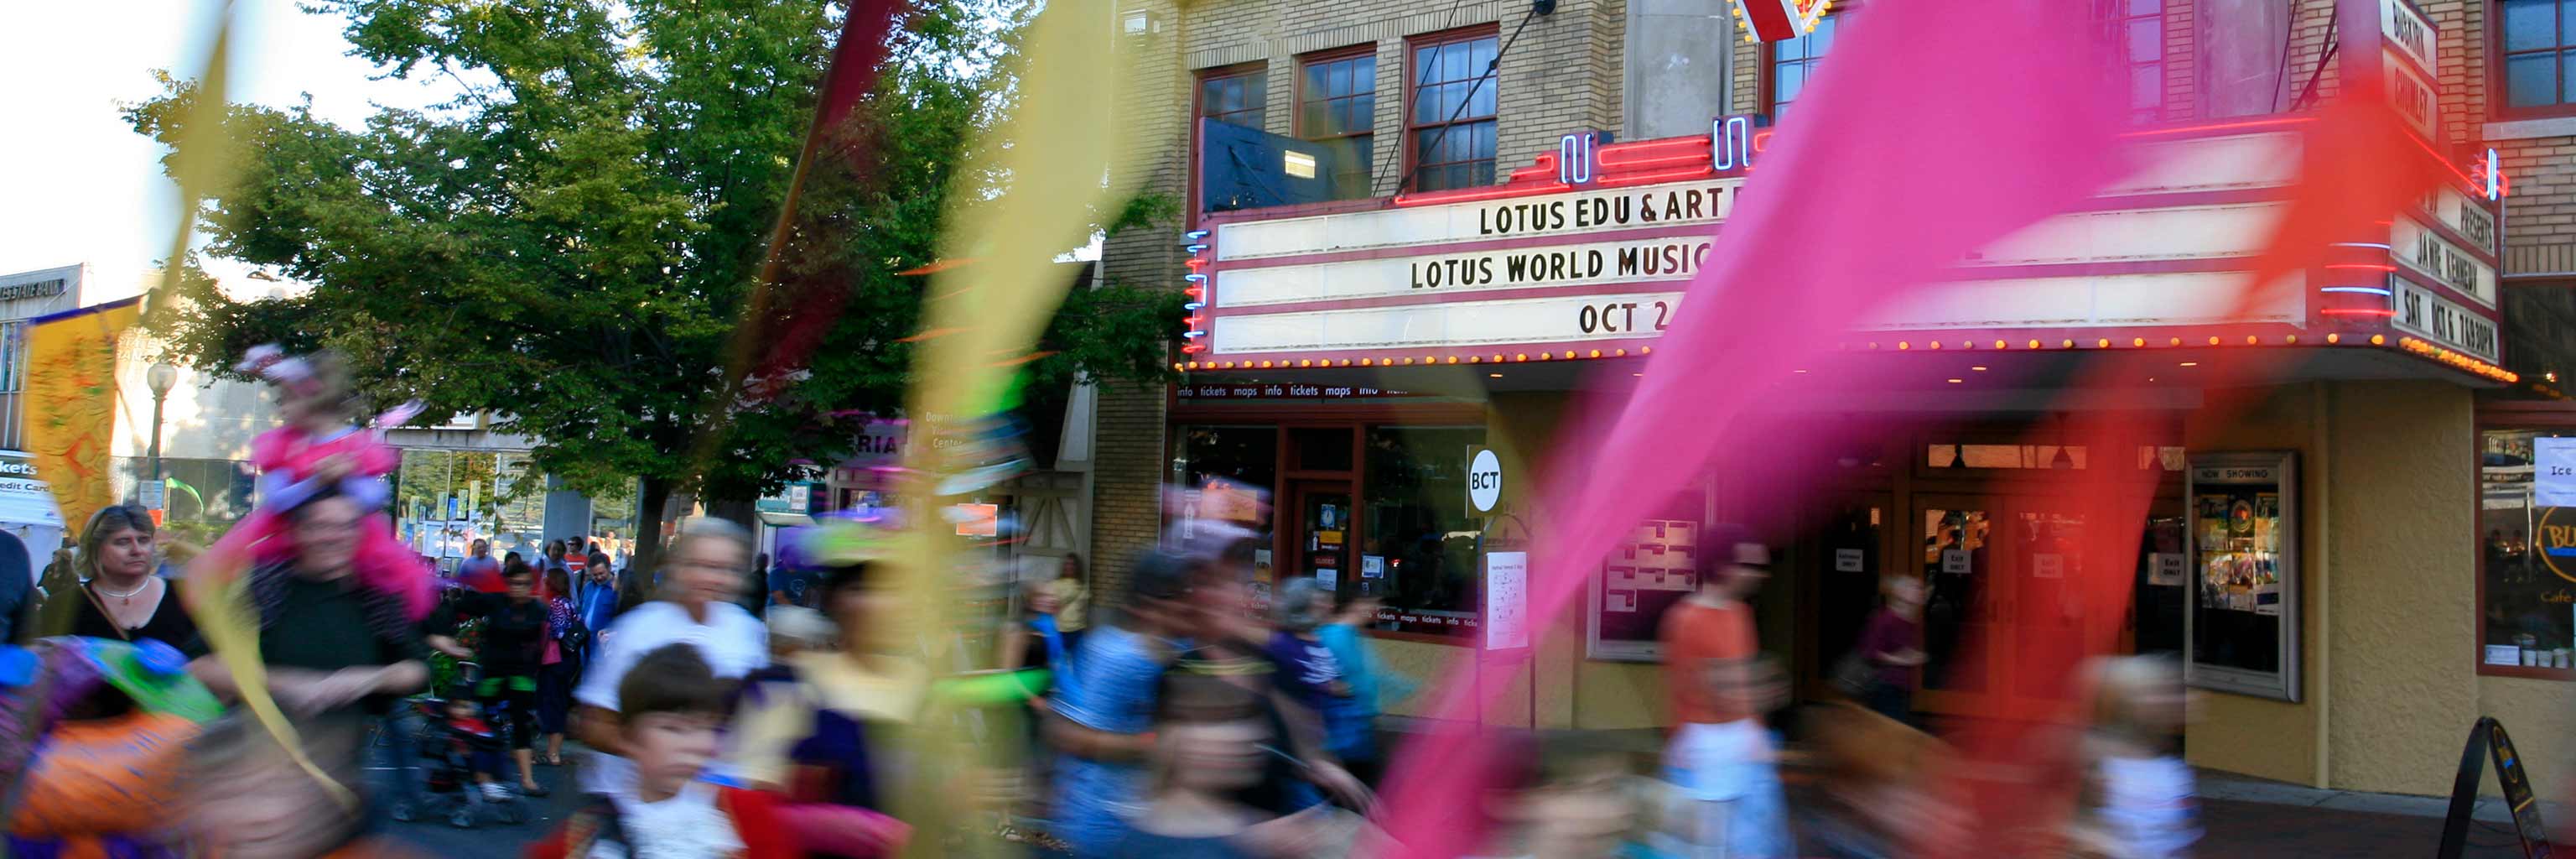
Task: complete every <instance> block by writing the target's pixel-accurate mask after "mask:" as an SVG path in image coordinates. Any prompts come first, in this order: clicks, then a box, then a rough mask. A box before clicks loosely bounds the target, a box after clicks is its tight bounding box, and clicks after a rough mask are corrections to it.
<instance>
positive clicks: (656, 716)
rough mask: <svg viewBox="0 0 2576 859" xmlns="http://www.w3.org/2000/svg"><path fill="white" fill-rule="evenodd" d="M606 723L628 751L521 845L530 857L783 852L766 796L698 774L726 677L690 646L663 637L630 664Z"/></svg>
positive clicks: (649, 858) (739, 857) (763, 855)
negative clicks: (624, 760) (576, 802)
mask: <svg viewBox="0 0 2576 859" xmlns="http://www.w3.org/2000/svg"><path fill="white" fill-rule="evenodd" d="M632 669H633V670H631V671H628V672H627V676H626V677H625V679H624V681H623V682H620V683H619V684H618V688H617V700H618V701H619V702H621V703H623V704H624V705H625V706H626V708H627V709H625V710H622V711H619V712H617V713H616V714H614V718H615V719H616V722H615V724H614V726H613V727H611V728H609V729H608V730H610V731H613V732H615V733H616V734H617V736H618V737H619V740H618V743H617V745H618V748H620V749H622V750H624V751H625V752H626V753H627V754H628V755H630V756H631V757H630V758H629V761H630V762H629V763H628V765H627V766H625V767H624V768H622V769H621V770H620V772H619V774H618V775H617V776H616V777H615V781H613V782H611V783H610V784H609V785H608V787H609V789H607V790H602V791H598V792H597V793H598V795H597V796H595V797H594V798H593V799H592V800H591V802H590V803H589V805H588V806H587V807H585V808H583V809H582V810H580V811H578V812H575V813H574V814H573V815H572V817H571V818H570V819H568V820H566V821H564V825H563V826H562V828H560V829H557V830H556V831H555V832H554V833H553V834H552V835H550V836H547V837H546V839H545V840H543V841H540V842H538V843H537V844H536V845H534V846H532V847H531V848H529V850H528V854H527V855H528V856H530V857H532V858H533V859H604V858H605V857H633V859H789V857H794V856H797V855H799V853H798V850H797V848H796V845H795V844H794V843H793V839H792V836H791V834H790V833H789V831H788V828H787V827H786V825H785V824H784V822H783V821H782V820H781V819H780V818H779V816H778V808H777V805H776V803H775V801H774V800H773V799H772V798H771V797H770V796H769V795H768V794H764V793H761V792H759V791H753V790H744V789H740V788H734V787H725V786H720V785H717V784H714V783H711V782H709V781H708V780H705V779H702V778H700V774H701V773H702V772H704V771H705V769H706V768H707V766H708V765H709V763H711V762H712V761H713V760H714V758H715V755H716V752H717V750H718V748H720V746H721V743H722V729H723V725H724V718H725V716H724V714H725V709H726V705H727V703H728V699H729V698H730V697H731V693H732V687H733V683H732V681H731V680H729V679H727V678H723V677H718V676H717V675H716V673H715V671H714V670H712V669H711V668H710V667H709V666H708V664H707V662H706V660H704V659H702V658H700V657H699V655H698V649H697V648H695V647H691V646H689V645H686V644H665V645H662V646H660V647H658V648H657V649H655V650H653V651H652V652H650V653H646V654H643V655H642V656H640V657H638V658H637V659H635V660H633V662H632Z"/></svg>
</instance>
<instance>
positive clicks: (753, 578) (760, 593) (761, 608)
mask: <svg viewBox="0 0 2576 859" xmlns="http://www.w3.org/2000/svg"><path fill="white" fill-rule="evenodd" d="M735 599H736V600H739V601H741V603H742V610H744V611H747V612H751V616H752V617H757V618H761V619H764V620H766V619H768V617H769V600H770V594H769V553H768V552H762V553H760V554H759V555H757V556H755V557H753V558H752V560H751V574H750V575H748V576H745V577H743V589H742V593H741V594H739V595H737V596H735Z"/></svg>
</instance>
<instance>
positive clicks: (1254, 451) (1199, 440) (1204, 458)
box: [1172, 426, 1279, 492]
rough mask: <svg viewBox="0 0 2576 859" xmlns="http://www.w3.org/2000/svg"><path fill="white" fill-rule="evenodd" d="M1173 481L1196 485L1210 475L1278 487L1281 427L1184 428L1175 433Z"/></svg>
mask: <svg viewBox="0 0 2576 859" xmlns="http://www.w3.org/2000/svg"><path fill="white" fill-rule="evenodd" d="M1172 446H1173V448H1174V450H1173V451H1172V484H1173V485H1175V486H1186V487H1195V486H1200V485H1203V484H1205V483H1207V481H1208V480H1209V479H1210V478H1222V479H1224V480H1227V481H1231V482H1233V483H1236V484H1239V485H1243V486H1249V487H1254V488H1257V489H1260V490H1262V491H1264V492H1268V491H1270V490H1273V489H1276V488H1278V483H1279V480H1278V477H1279V474H1278V472H1279V428H1277V427H1211V426H1193V427H1182V428H1181V430H1180V432H1177V433H1174V434H1173V442H1172Z"/></svg>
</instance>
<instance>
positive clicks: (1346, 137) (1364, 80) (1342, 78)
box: [1297, 49, 1377, 200]
mask: <svg viewBox="0 0 2576 859" xmlns="http://www.w3.org/2000/svg"><path fill="white" fill-rule="evenodd" d="M1376 130H1377V55H1376V54H1373V53H1367V52H1366V50H1365V49H1364V50H1363V51H1361V52H1358V53H1352V52H1343V53H1340V54H1337V55H1331V56H1322V57H1317V58H1314V59H1309V60H1307V61H1306V67H1305V73H1304V77H1303V78H1301V79H1300V80H1299V82H1298V89H1297V136H1299V137H1303V138H1305V139H1307V140H1312V141H1316V142H1319V143H1322V144H1324V146H1325V148H1326V149H1327V150H1328V151H1330V152H1331V153H1332V158H1333V198H1334V199H1337V200H1355V199H1358V198H1361V197H1366V196H1368V195H1369V191H1370V189H1369V181H1370V177H1371V176H1372V175H1374V174H1373V173H1372V172H1371V171H1370V169H1369V168H1370V165H1371V158H1372V157H1373V154H1374V153H1373V151H1372V148H1373V147H1374V146H1375V144H1376V142H1377V135H1376V134H1375V132H1376Z"/></svg>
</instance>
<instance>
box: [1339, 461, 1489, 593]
mask: <svg viewBox="0 0 2576 859" xmlns="http://www.w3.org/2000/svg"><path fill="white" fill-rule="evenodd" d="M1484 442H1485V429H1484V428H1483V427H1397V426H1374V427H1369V428H1368V451H1367V457H1368V458H1367V463H1366V475H1365V477H1364V478H1363V480H1362V484H1363V488H1362V491H1361V496H1362V497H1363V498H1365V499H1367V501H1366V503H1367V505H1368V515H1367V516H1366V517H1364V519H1363V522H1364V525H1365V528H1366V531H1365V533H1366V535H1367V536H1366V539H1365V540H1364V541H1363V542H1362V543H1361V552H1362V555H1361V557H1360V560H1359V576H1358V578H1357V584H1356V585H1353V584H1351V582H1350V580H1348V579H1345V580H1344V582H1343V584H1342V587H1343V588H1344V589H1346V590H1347V589H1349V588H1352V587H1357V588H1358V589H1359V591H1358V592H1359V593H1365V594H1373V595H1377V596H1380V597H1383V598H1384V599H1385V605H1386V608H1385V610H1384V611H1382V612H1380V613H1379V615H1378V617H1379V624H1378V628H1379V629H1384V630H1390V631H1397V632H1413V633H1426V634H1433V635H1465V634H1468V633H1470V632H1472V631H1474V629H1475V628H1476V601H1477V583H1478V576H1477V569H1476V541H1477V537H1478V536H1479V535H1480V534H1481V533H1482V530H1481V529H1482V526H1481V523H1480V522H1479V521H1478V520H1477V518H1476V517H1475V516H1474V514H1473V513H1471V512H1470V511H1469V510H1468V509H1467V482H1466V478H1467V456H1468V453H1467V451H1468V449H1469V448H1471V447H1474V446H1477V445H1481V444H1484Z"/></svg>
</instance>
